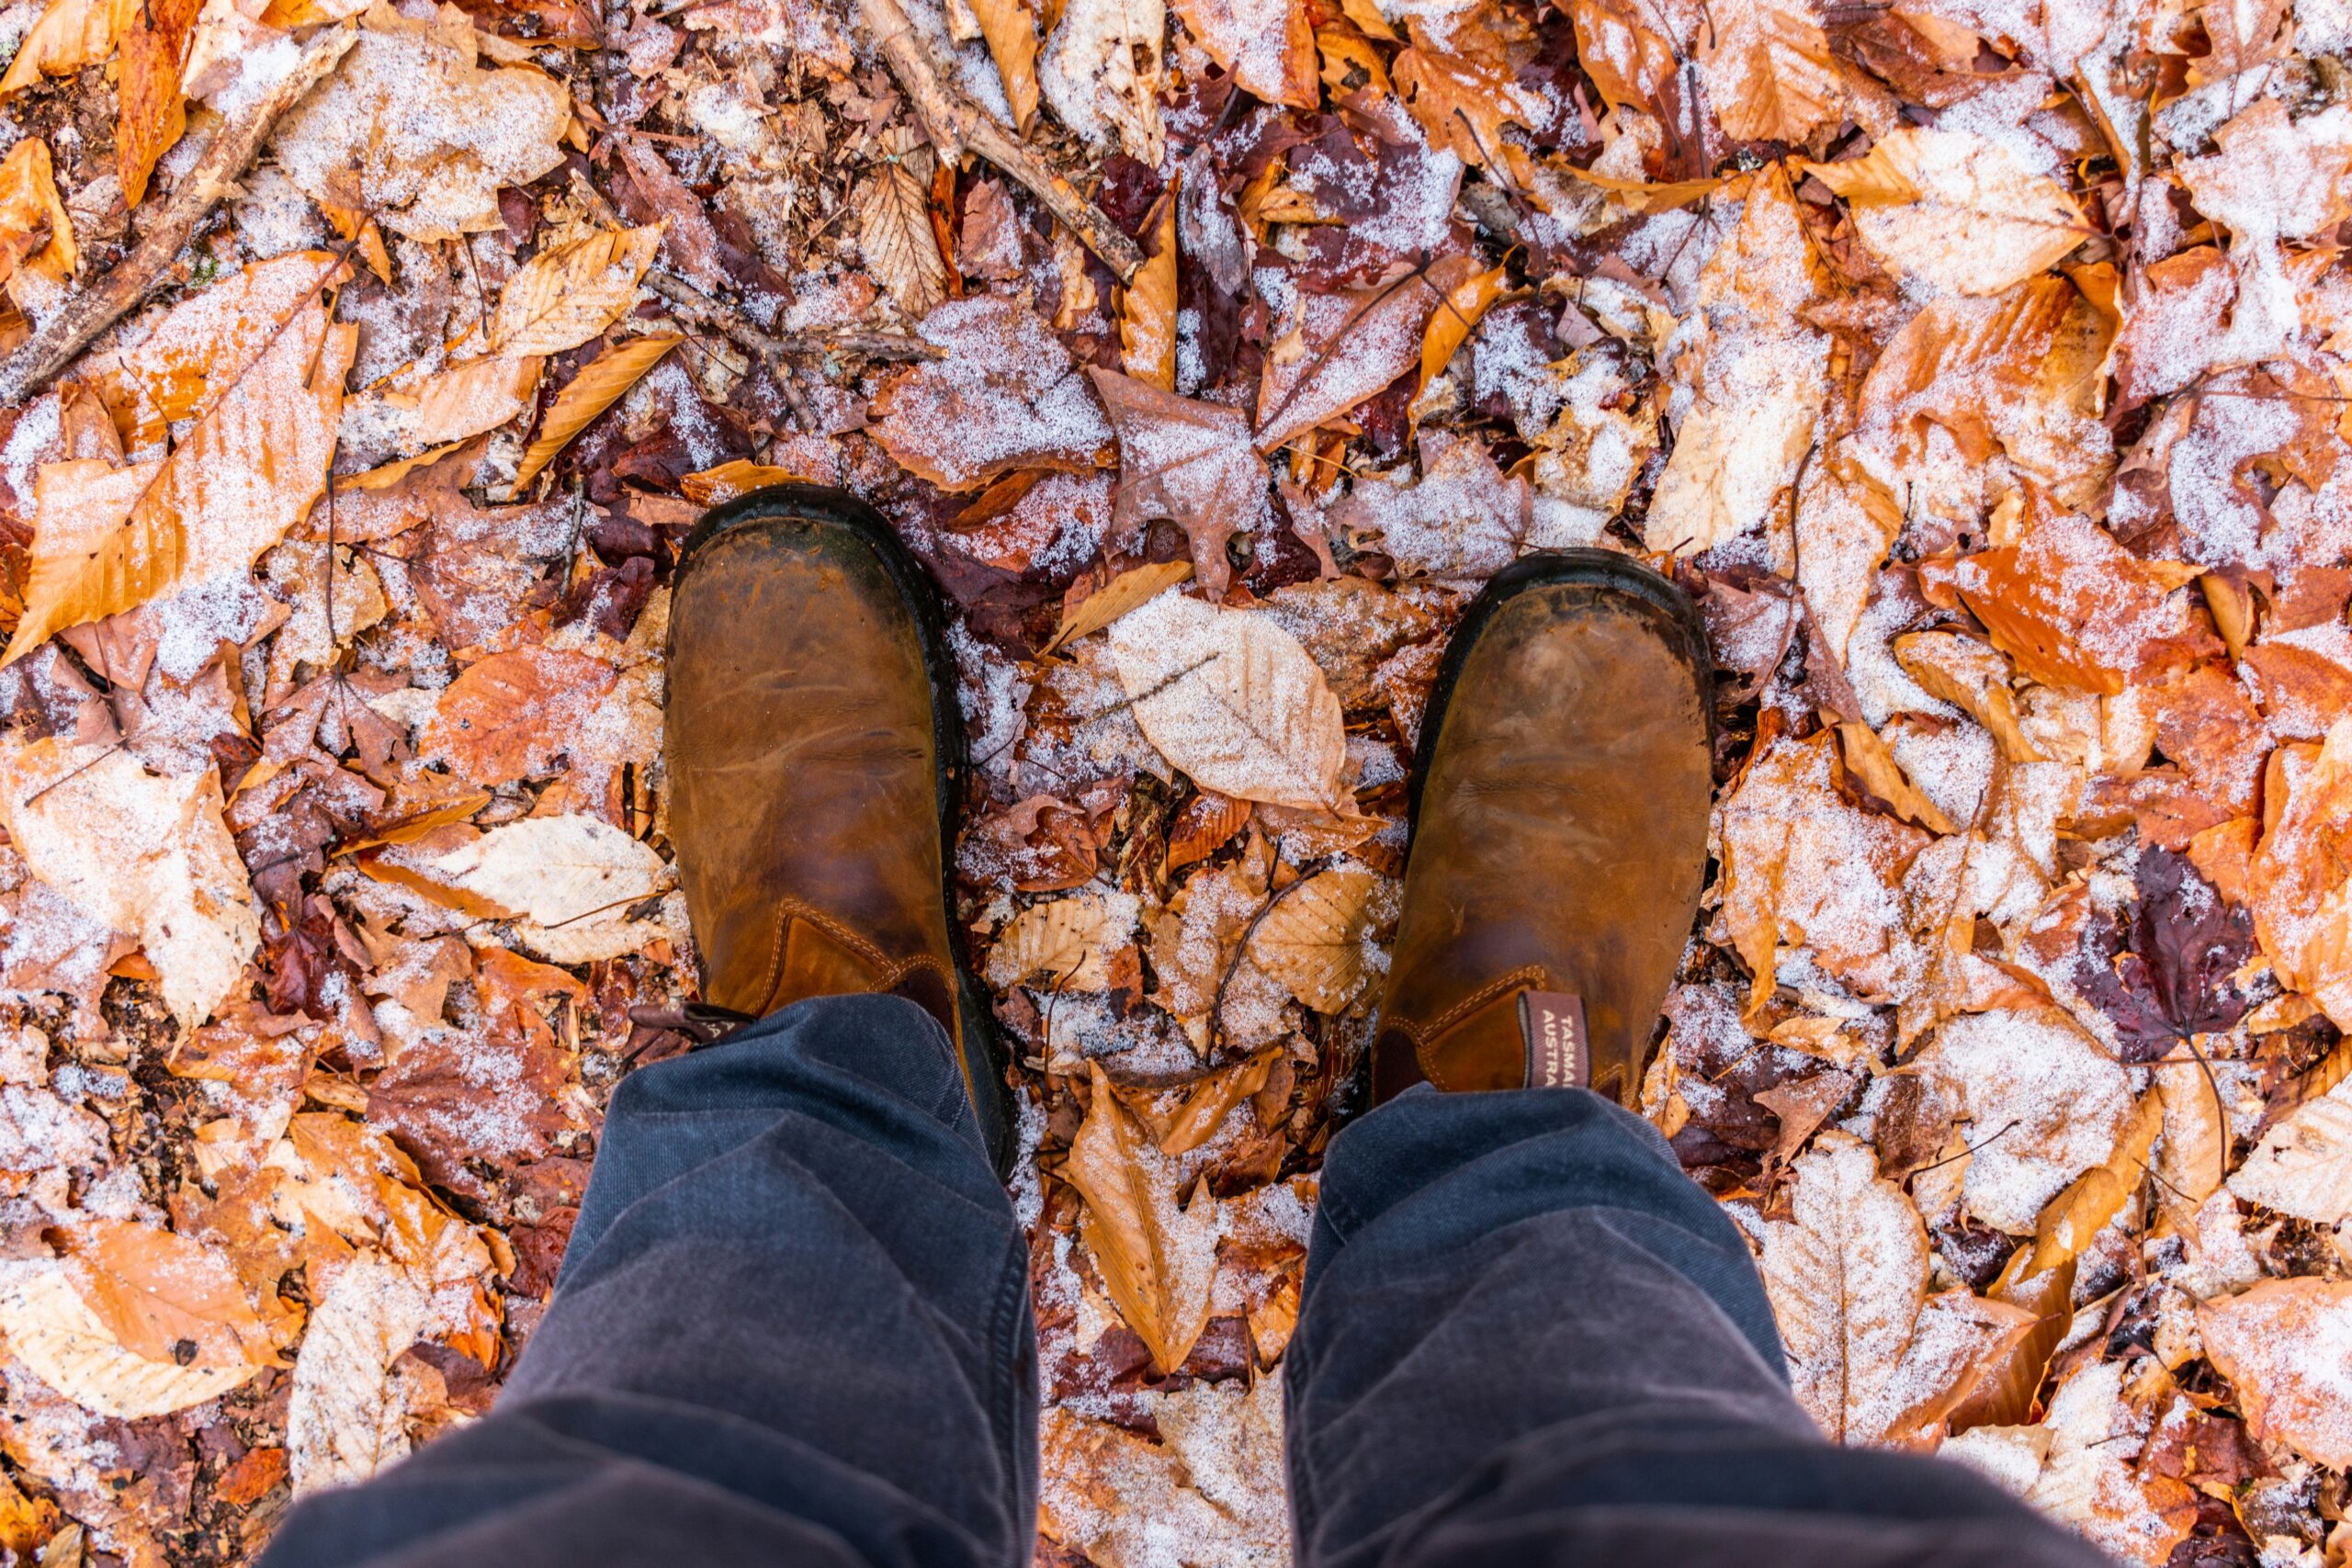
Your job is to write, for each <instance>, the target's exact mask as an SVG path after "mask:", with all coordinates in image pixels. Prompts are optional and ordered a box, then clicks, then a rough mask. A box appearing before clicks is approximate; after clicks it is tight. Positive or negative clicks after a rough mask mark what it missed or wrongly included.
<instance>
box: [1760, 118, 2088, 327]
mask: <svg viewBox="0 0 2352 1568" xmlns="http://www.w3.org/2000/svg"><path fill="white" fill-rule="evenodd" d="M1804 169H1805V171H1806V172H1807V173H1808V174H1810V175H1813V176H1814V177H1815V178H1816V179H1818V180H1820V181H1821V183H1822V184H1824V185H1826V186H1828V187H1829V188H1830V189H1831V190H1833V191H1836V192H1837V193H1838V195H1839V196H1842V197H1845V198H1846V200H1847V202H1848V204H1849V206H1850V207H1851V208H1852V209H1853V214H1854V228H1855V230H1856V231H1857V232H1858V233H1860V236H1861V240H1862V243H1863V244H1864V245H1865V246H1866V247H1868V249H1869V250H1870V253H1871V254H1872V255H1874V256H1876V257H1878V259H1879V260H1880V261H1881V262H1883V263H1884V264H1885V265H1887V266H1888V267H1889V268H1891V269H1893V270H1894V272H1896V273H1898V274H1901V275H1903V276H1911V277H1917V278H1921V279H1924V280H1925V281H1927V282H1928V283H1932V284H1934V285H1935V286H1936V287H1938V288H1950V289H1953V290H1955V291H1957V292H1959V293H1962V294H1998V293H2001V292H2003V291H2004V290H2006V289H2008V288H2014V287H2015V286H2016V285H2018V284H2019V283H2022V282H2024V281H2025V280H2026V279H2027V278H2030V277H2032V276H2035V275H2037V274H2039V273H2041V271H2042V270H2043V269H2044V268H2046V267H2048V266H2050V265H2052V264H2054V263H2056V262H2057V261H2059V260H2060V259H2061V258H2063V257H2064V255H2065V254H2067V253H2068V252H2069V251H2072V250H2074V249H2075V247H2076V246H2077V245H2080V244H2081V243H2083V242H2084V241H2085V240H2086V239H2088V238H2090V237H2091V230H2090V227H2089V225H2088V223H2087V222H2086V220H2085V219H2084V217H2083V212H2082V209H2080V208H2079V207H2077V206H2076V205H2075V200H2074V198H2073V197H2070V196H2068V195H2067V194H2066V191H2065V188H2064V186H2060V185H2059V184H2058V182H2057V181H2055V180H2053V179H2052V178H2050V177H2049V176H2048V175H2039V174H2036V173H2034V172H2033V171H2032V170H2031V169H2030V168H2028V167H2026V165H2025V164H2022V163H2020V162H2018V157H2017V154H2016V153H2014V152H2011V151H2010V150H2009V149H2008V148H2007V146H2006V145H2004V144H2003V143H2001V142H1998V141H1994V140H1992V139H1991V138H1989V137H1986V136H1981V135H1979V134H1977V133H1976V132H1974V131H1971V130H1937V129H1933V128H1929V127H1919V126H1904V127H1901V128H1900V129H1897V130H1894V131H1892V132H1890V133H1889V134H1888V135H1886V136H1883V137H1881V138H1880V139H1879V140H1878V141H1877V142H1876V143H1875V144H1874V145H1873V146H1872V147H1871V150H1870V152H1867V153H1865V154H1864V155H1863V156H1861V157H1860V158H1857V159H1852V160H1849V161H1848V162H1845V163H1838V164H1804Z"/></svg>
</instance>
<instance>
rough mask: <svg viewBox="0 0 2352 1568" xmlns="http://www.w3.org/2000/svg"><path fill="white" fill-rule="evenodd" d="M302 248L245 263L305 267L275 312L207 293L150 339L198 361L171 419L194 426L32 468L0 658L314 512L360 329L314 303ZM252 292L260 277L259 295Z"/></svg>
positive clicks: (213, 569)
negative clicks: (16, 596) (25, 547)
mask: <svg viewBox="0 0 2352 1568" xmlns="http://www.w3.org/2000/svg"><path fill="white" fill-rule="evenodd" d="M311 254H312V253H304V254H298V255H296V256H291V257H286V258H281V260H280V261H279V262H275V263H263V264H259V265H257V266H255V267H251V268H247V269H246V272H247V274H248V275H251V274H254V273H258V272H261V271H262V270H263V269H264V268H268V269H272V276H273V277H282V276H285V273H286V270H287V269H288V267H289V265H290V269H291V270H293V271H294V272H295V273H296V274H297V275H299V274H300V273H301V272H304V271H307V272H308V274H309V275H310V276H311V280H312V282H311V290H310V297H309V298H307V299H306V300H300V301H298V302H292V303H289V304H288V307H287V310H286V312H285V313H282V314H279V315H277V316H276V317H275V319H274V321H273V320H269V319H264V320H263V321H260V322H259V323H258V324H256V322H255V321H254V320H253V319H252V318H250V317H248V316H247V315H245V314H244V313H243V311H242V310H238V309H237V306H238V304H239V303H241V302H242V301H243V299H245V298H247V297H249V296H248V295H246V294H243V293H240V292H237V291H234V290H232V293H231V294H230V295H228V296H224V298H223V299H222V300H220V301H215V300H211V299H208V295H209V293H210V291H209V290H208V291H207V292H206V293H205V294H199V295H198V296H197V297H196V298H195V299H191V300H189V301H188V302H187V303H186V304H184V305H181V306H179V307H177V308H176V309H175V310H174V311H173V312H172V314H171V316H169V317H167V318H166V319H165V321H164V323H163V324H162V325H161V326H159V327H158V328H157V329H156V331H155V332H154V333H152V334H151V335H150V339H149V342H151V343H153V342H155V341H156V340H163V341H164V343H165V344H181V345H183V346H184V347H185V348H186V350H187V352H189V353H190V354H192V355H199V356H201V360H200V362H201V363H203V364H204V365H205V366H206V367H207V368H206V370H205V372H204V373H203V375H202V376H201V378H200V386H199V387H198V389H197V390H196V391H195V393H194V395H193V396H192V397H191V398H190V399H189V402H188V405H187V406H188V415H187V416H174V417H192V418H193V420H194V423H192V424H191V425H190V426H189V427H188V428H187V433H186V434H184V435H183V436H181V438H180V440H179V442H178V444H177V445H176V446H174V447H173V448H172V450H171V453H170V455H169V456H167V457H155V458H150V459H148V460H146V461H144V462H140V463H134V464H132V465H130V467H128V468H115V467H113V466H112V465H111V464H109V463H108V462H107V460H106V459H105V458H102V457H84V458H75V459H72V460H69V461H66V462H62V463H51V464H47V465H45V466H43V467H42V468H41V469H40V473H39V477H38V478H37V479H36V481H35V485H36V489H37V491H38V493H39V497H40V518H41V521H40V525H39V526H38V528H37V529H36V531H35V533H34V536H33V548H32V571H31V576H30V580H29V581H28V582H27V584H26V588H25V611H24V616H23V619H21V620H20V621H19V622H18V623H17V632H16V636H15V637H14V638H13V639H12V640H11V641H10V642H9V645H8V651H7V654H6V658H7V660H16V659H18V658H20V657H22V656H23V655H24V654H26V653H28V652H30V651H31V650H32V649H35V648H37V647H39V646H40V644H41V643H42V642H43V641H45V640H46V639H47V638H48V637H51V635H52V634H54V633H56V632H58V631H60V630H62V629H63V628H65V627H67V626H79V625H81V624H82V623H84V622H85V621H95V620H98V619H101V618H103V617H105V616H107V615H117V614H119V613H120V612H122V611H124V610H129V609H134V608H136V607H137V606H139V605H141V604H146V603H148V602H149V601H150V600H153V599H159V598H162V597H164V595H165V594H168V593H172V592H176V591H178V590H179V589H180V588H181V587H182V586H184V585H186V584H188V583H193V582H198V581H204V580H206V579H208V578H211V577H214V576H217V575H220V574H221V573H224V572H231V571H242V570H245V569H246V568H248V567H250V566H251V565H252V564H253V563H254V561H255V560H258V559H259V558H261V554H262V552H263V551H265V550H266V549H268V548H269V547H271V546H272V545H275V544H276V543H277V541H278V540H279V539H281V538H283V537H284V536H285V535H286V532H287V530H288V529H289V528H291V527H292V526H293V525H295V524H296V523H298V522H300V520H301V519H302V518H303V517H304V516H305V515H307V514H308V513H309V512H310V510H311V503H312V502H315V501H316V500H317V499H318V497H319V495H320V494H321V493H322V491H324V489H325V487H326V475H327V463H328V459H329V458H330V457H331V456H332V454H333V451H334V441H335V434H336V426H337V422H338V420H339V419H340V417H341V412H342V407H343V377H344V373H345V370H347V369H348V368H349V367H350V364H351V357H352V354H353V352H354V347H355V344H356V338H357V329H356V328H355V327H350V326H339V325H335V324H334V323H333V322H331V321H329V320H328V318H327V311H326V310H325V308H324V307H323V306H322V305H321V304H320V303H319V302H318V301H317V299H316V298H315V289H316V288H317V287H318V285H320V284H322V283H323V281H324V272H323V271H322V268H321V267H320V266H319V265H316V264H315V263H314V262H312V261H311ZM322 259H323V260H325V261H327V262H329V263H331V262H332V260H333V258H322ZM228 287H230V286H229V285H228V284H227V283H226V282H224V283H223V284H220V285H215V288H228ZM261 292H262V288H261V287H260V286H259V285H254V288H253V289H252V293H253V294H254V295H258V294H259V293H261ZM142 346H143V345H142ZM159 352H168V349H164V350H161V351H159ZM165 406H167V407H168V406H176V405H173V404H168V403H167V404H166V405H165Z"/></svg>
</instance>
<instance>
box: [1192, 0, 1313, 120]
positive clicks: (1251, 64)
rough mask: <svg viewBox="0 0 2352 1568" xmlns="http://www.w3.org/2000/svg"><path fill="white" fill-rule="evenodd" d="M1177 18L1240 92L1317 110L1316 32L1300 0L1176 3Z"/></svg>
mask: <svg viewBox="0 0 2352 1568" xmlns="http://www.w3.org/2000/svg"><path fill="white" fill-rule="evenodd" d="M1176 14H1177V15H1178V16H1179V17H1182V18H1183V20H1184V26H1185V27H1186V28H1190V29H1191V31H1192V34H1193V37H1194V38H1195V39H1199V40H1200V45H1201V48H1202V49H1203V50H1204V51H1206V52H1207V54H1208V57H1209V58H1210V59H1211V60H1214V61H1216V62H1217V63H1218V64H1219V65H1222V66H1223V67H1225V68H1226V70H1227V71H1229V72H1231V73H1233V80H1234V83H1235V85H1238V87H1240V89H1241V90H1242V91H1243V92H1245V93H1248V94H1250V96H1252V97H1257V98H1262V99H1264V100H1265V101H1266V102H1268V103H1270V104H1288V105H1289V106H1290V107H1293V108H1298V109H1311V108H1314V107H1317V100H1318V95H1317V92H1316V71H1315V29H1314V27H1313V26H1312V25H1311V24H1310V23H1309V22H1308V21H1307V19H1306V6H1305V5H1304V4H1303V3H1302V0H1176Z"/></svg>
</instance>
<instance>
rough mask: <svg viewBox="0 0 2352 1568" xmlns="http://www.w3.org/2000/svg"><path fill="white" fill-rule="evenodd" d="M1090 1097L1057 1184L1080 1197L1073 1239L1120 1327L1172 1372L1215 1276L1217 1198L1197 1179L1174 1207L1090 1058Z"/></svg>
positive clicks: (1203, 1321)
mask: <svg viewBox="0 0 2352 1568" xmlns="http://www.w3.org/2000/svg"><path fill="white" fill-rule="evenodd" d="M1087 1070H1088V1072H1089V1074H1090V1075H1091V1079H1092V1083H1093V1097H1092V1101H1091V1105H1090V1107H1089V1109H1088V1111H1087V1113H1086V1120H1085V1122H1082V1123H1080V1127H1079V1129H1078V1136H1077V1137H1076V1138H1074V1139H1072V1140H1071V1142H1070V1149H1069V1161H1068V1162H1067V1163H1066V1164H1065V1165H1064V1166H1063V1168H1062V1175H1063V1179H1065V1180H1067V1181H1068V1182H1069V1184H1070V1185H1071V1186H1073V1187H1075V1188H1077V1189H1078V1192H1079V1196H1080V1197H1081V1198H1083V1199H1084V1200H1085V1201H1086V1207H1085V1211H1084V1213H1081V1214H1080V1217H1079V1235H1080V1238H1081V1239H1083V1240H1084V1241H1085V1243H1086V1247H1087V1250H1088V1251H1090V1252H1091V1253H1092V1254H1093V1255H1094V1262H1095V1266H1096V1268H1098V1269H1101V1271H1102V1274H1103V1286H1104V1288H1105V1289H1107V1290H1108V1291H1109V1292H1110V1293H1111V1300H1112V1303H1113V1304H1114V1305H1115V1306H1117V1307H1118V1309H1119V1315H1120V1316H1122V1317H1124V1318H1125V1319H1126V1322H1127V1326H1128V1327H1130V1328H1132V1329H1134V1330H1135V1331H1136V1335H1137V1336H1138V1337H1140V1338H1141V1339H1142V1340H1143V1342H1144V1344H1145V1346H1146V1347H1147V1348H1149V1350H1150V1351H1151V1358H1152V1360H1153V1362H1154V1363H1155V1364H1156V1365H1157V1366H1158V1367H1159V1369H1160V1370H1161V1371H1163V1372H1166V1371H1174V1370H1175V1369H1176V1368H1177V1367H1179V1366H1181V1365H1182V1364H1183V1360H1184V1358H1185V1357H1186V1356H1188V1355H1190V1354H1192V1350H1193V1345H1194V1344H1195V1343H1196V1342H1197V1341H1198V1340H1199V1339H1200V1337H1201V1331H1202V1330H1203V1329H1204V1328H1206V1327H1207V1326H1208V1320H1209V1294H1210V1285H1211V1283H1212V1282H1213V1280H1214V1278H1215V1275H1216V1236H1217V1230H1218V1222H1217V1212H1216V1199H1215V1198H1214V1197H1212V1196H1210V1194H1209V1191H1208V1188H1207V1184H1206V1183H1205V1182H1204V1183H1203V1184H1202V1185H1201V1187H1200V1189H1199V1190H1198V1191H1196V1192H1195V1193H1194V1194H1193V1201H1192V1202H1191V1204H1190V1205H1189V1206H1184V1207H1180V1206H1179V1205H1178V1201H1177V1197H1178V1194H1177V1186H1178V1182H1177V1176H1176V1171H1175V1168H1174V1167H1173V1166H1172V1165H1171V1164H1170V1162H1169V1161H1168V1160H1167V1159H1166V1158H1165V1157H1164V1156H1161V1154H1160V1153H1159V1150H1158V1149H1157V1148H1155V1147H1153V1146H1152V1145H1151V1140H1150V1139H1149V1138H1148V1136H1147V1135H1146V1134H1145V1132H1144V1129H1143V1126H1142V1124H1141V1123H1140V1122H1137V1121H1136V1118H1135V1115H1134V1113H1133V1112H1131V1111H1128V1110H1127V1109H1126V1107H1125V1106H1124V1105H1122V1104H1121V1103H1120V1102H1119V1097H1118V1096H1117V1095H1116V1094H1115V1093H1114V1092H1113V1091H1112V1089H1111V1081H1110V1080H1109V1079H1108V1078H1106V1077H1103V1068H1102V1066H1101V1064H1099V1063H1093V1062H1090V1063H1088V1064H1087Z"/></svg>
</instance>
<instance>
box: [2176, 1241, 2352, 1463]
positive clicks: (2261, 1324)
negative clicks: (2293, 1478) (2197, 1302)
mask: <svg viewBox="0 0 2352 1568" xmlns="http://www.w3.org/2000/svg"><path fill="white" fill-rule="evenodd" d="M2197 1328H2198V1332H2199V1335H2200V1336H2201V1337H2203V1339H2204V1341H2205V1353H2206V1354H2207V1355H2208V1356H2210V1357H2211V1359H2212V1361H2213V1365H2214V1366H2216V1367H2218V1368H2220V1369H2221V1371H2222V1376H2224V1377H2226V1378H2228V1379H2229V1380H2230V1386H2231V1387H2232V1388H2233V1389H2234V1390H2236V1392H2237V1403H2238V1408H2239V1409H2240V1410H2241V1411H2242V1412H2244V1413H2245V1423H2246V1425H2247V1427H2250V1428H2252V1429H2253V1431H2254V1434H2255V1435H2256V1437H2258V1438H2267V1439H2269V1440H2271V1441H2273V1442H2282V1443H2285V1444H2286V1445H2287V1446H2288V1447H2290V1448H2291V1449H2293V1450H2295V1451H2296V1452H2297V1453H2299V1454H2301V1455H2302V1456H2303V1457H2304V1458H2305V1459H2307V1460H2310V1461H2312V1463H2314V1464H2324V1465H2325V1466H2327V1467H2328V1468H2329V1469H2330V1470H2343V1469H2346V1468H2347V1467H2352V1354H2347V1353H2346V1349H2345V1347H2346V1345H2347V1344H2352V1280H2314V1279H2297V1280H2264V1281H2263V1282H2262V1283H2260V1284H2258V1285H2256V1286H2255V1287H2254V1289H2252V1290H2250V1291H2247V1292H2245V1293H2244V1294H2243V1295H2235V1296H2231V1297H2228V1298H2226V1299H2224V1300H2222V1301H2212V1302H2207V1303H2204V1304H2203V1305H2202V1306H2200V1307H2199V1308H2198V1309H2197Z"/></svg>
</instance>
